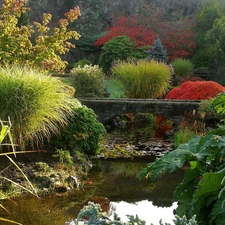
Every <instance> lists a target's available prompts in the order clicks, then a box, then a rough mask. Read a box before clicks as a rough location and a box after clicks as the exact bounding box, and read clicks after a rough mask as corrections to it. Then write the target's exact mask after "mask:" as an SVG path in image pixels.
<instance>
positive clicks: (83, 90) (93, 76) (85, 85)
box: [70, 65, 104, 97]
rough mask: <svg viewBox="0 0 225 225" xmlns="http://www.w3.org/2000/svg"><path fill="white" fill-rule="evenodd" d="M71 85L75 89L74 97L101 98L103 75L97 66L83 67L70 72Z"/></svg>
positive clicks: (102, 93)
mask: <svg viewBox="0 0 225 225" xmlns="http://www.w3.org/2000/svg"><path fill="white" fill-rule="evenodd" d="M70 77H71V85H72V86H73V87H74V88H75V89H76V97H103V95H104V73H103V72H102V69H101V68H99V66H97V65H94V66H93V65H84V67H80V66H78V67H77V68H73V69H72V70H71V72H70Z"/></svg>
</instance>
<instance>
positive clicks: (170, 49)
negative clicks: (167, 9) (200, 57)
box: [160, 20, 196, 61]
mask: <svg viewBox="0 0 225 225" xmlns="http://www.w3.org/2000/svg"><path fill="white" fill-rule="evenodd" d="M161 27H162V29H161V31H160V33H161V34H160V36H161V40H162V43H163V46H164V48H165V49H166V50H167V54H168V58H169V59H170V61H173V60H174V59H176V58H191V57H192V56H193V55H194V51H195V49H196V42H195V40H194V39H195V34H194V32H193V31H192V28H193V24H192V22H191V21H190V20H187V21H184V22H183V23H181V24H179V25H177V24H176V23H174V24H172V25H171V24H165V26H161Z"/></svg>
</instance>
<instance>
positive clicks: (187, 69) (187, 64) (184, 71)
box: [171, 58, 193, 77]
mask: <svg viewBox="0 0 225 225" xmlns="http://www.w3.org/2000/svg"><path fill="white" fill-rule="evenodd" d="M171 64H172V65H173V67H174V73H175V75H176V76H178V77H184V76H189V75H191V72H192V70H193V65H192V63H191V61H190V60H188V59H182V58H177V59H175V60H174V61H173V62H172V63H171Z"/></svg>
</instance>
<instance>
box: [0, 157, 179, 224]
mask: <svg viewBox="0 0 225 225" xmlns="http://www.w3.org/2000/svg"><path fill="white" fill-rule="evenodd" d="M149 161H150V159H147V160H146V159H133V160H128V159H127V160H124V159H114V160H109V159H107V160H101V161H100V160H99V161H96V162H95V163H94V165H95V166H94V167H93V170H92V171H91V173H90V174H89V177H88V179H87V180H86V183H85V185H84V187H83V189H80V190H79V191H75V192H74V193H70V194H68V195H66V196H65V195H64V196H56V195H54V196H42V197H41V199H37V198H34V197H25V198H22V199H19V200H15V202H16V204H14V203H12V202H9V201H4V202H1V203H2V204H3V205H4V206H5V207H6V208H7V209H8V210H9V211H10V213H11V214H10V215H8V214H7V213H5V212H2V213H1V215H0V216H1V217H3V216H4V217H5V218H9V219H13V220H15V221H18V222H20V223H22V224H23V225H49V224H51V225H64V224H65V222H66V221H68V220H70V219H74V218H75V217H76V216H77V214H78V212H79V211H80V209H81V208H83V205H84V204H87V202H88V201H90V200H91V201H95V202H98V203H100V204H101V205H103V206H104V207H105V209H106V210H108V209H109V208H108V207H109V205H110V204H111V205H113V204H115V205H116V209H117V211H116V213H118V214H119V212H122V210H121V209H120V207H121V204H119V202H123V204H130V205H134V206H135V204H136V205H137V206H135V207H136V208H135V213H133V212H132V211H131V210H132V209H130V210H129V214H130V215H134V216H135V214H137V213H138V214H140V215H141V213H142V212H143V211H145V212H147V214H148V215H151V214H150V212H153V213H154V214H156V213H157V214H159V212H155V211H153V210H155V209H157V208H158V209H160V208H159V207H164V208H163V209H167V208H165V207H170V212H171V213H170V215H171V216H172V210H173V209H174V207H175V205H174V199H173V191H174V189H175V186H176V185H177V183H178V182H181V180H182V177H183V173H182V171H180V172H177V173H175V174H170V175H168V174H165V175H164V176H161V177H160V178H159V179H158V180H157V181H155V182H151V181H150V180H142V181H140V180H139V172H140V171H141V169H142V168H143V167H145V166H146V165H147V163H149ZM112 203H113V204H112ZM147 203H148V205H146V204H147ZM142 204H144V206H143V207H144V208H145V209H143V208H142V207H141V206H142ZM154 206H155V207H154ZM122 207H123V208H127V209H128V206H127V205H126V206H125V207H124V206H122ZM118 210H119V211H118ZM148 212H149V213H148ZM164 214H165V211H163V212H162V211H161V212H160V216H161V217H160V218H162V219H163V220H164V221H165V222H168V220H167V219H169V218H168V216H166V218H165V219H164V218H163V217H164ZM139 217H140V218H141V216H139ZM141 219H142V218H141ZM143 219H144V218H143ZM157 221H159V220H157ZM1 224H2V225H8V223H4V222H1ZM148 224H149V223H148ZM156 224H159V223H156Z"/></svg>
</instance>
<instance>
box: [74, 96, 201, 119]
mask: <svg viewBox="0 0 225 225" xmlns="http://www.w3.org/2000/svg"><path fill="white" fill-rule="evenodd" d="M78 100H79V101H80V102H81V103H82V104H83V105H86V106H87V107H88V108H91V109H93V111H94V112H95V114H96V115H97V116H98V120H99V121H100V122H102V123H104V122H107V121H108V120H109V119H110V118H113V117H115V116H118V115H121V114H125V113H151V114H154V115H160V116H163V117H165V118H167V119H169V120H171V121H173V122H174V123H179V121H180V118H181V117H182V116H183V115H184V113H185V112H188V111H192V110H194V109H195V110H196V111H197V110H198V107H199V104H200V101H191V100H164V99H126V98H117V99H111V98H78Z"/></svg>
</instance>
